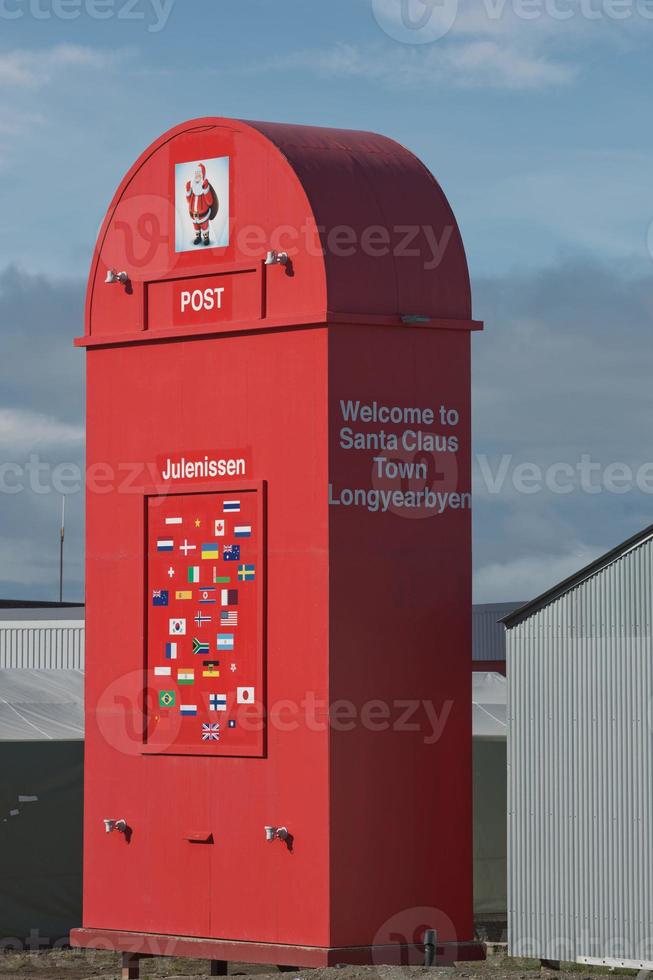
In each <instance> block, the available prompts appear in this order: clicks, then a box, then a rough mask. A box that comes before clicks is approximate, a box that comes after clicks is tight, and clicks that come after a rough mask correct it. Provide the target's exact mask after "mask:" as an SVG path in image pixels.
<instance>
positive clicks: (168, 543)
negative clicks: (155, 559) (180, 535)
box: [156, 538, 175, 551]
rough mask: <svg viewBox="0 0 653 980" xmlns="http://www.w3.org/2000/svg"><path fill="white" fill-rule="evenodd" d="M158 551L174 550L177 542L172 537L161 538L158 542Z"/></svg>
mask: <svg viewBox="0 0 653 980" xmlns="http://www.w3.org/2000/svg"><path fill="white" fill-rule="evenodd" d="M156 550H157V551H174V550H175V543H174V541H173V540H172V539H171V538H159V539H158V541H157V543H156Z"/></svg>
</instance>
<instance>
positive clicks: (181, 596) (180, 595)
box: [175, 589, 193, 602]
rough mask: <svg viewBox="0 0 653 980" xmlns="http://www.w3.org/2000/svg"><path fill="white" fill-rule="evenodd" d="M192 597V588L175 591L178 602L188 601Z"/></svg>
mask: <svg viewBox="0 0 653 980" xmlns="http://www.w3.org/2000/svg"><path fill="white" fill-rule="evenodd" d="M192 598H193V593H192V592H191V591H190V589H188V590H187V591H183V590H181V591H179V592H175V599H177V601H178V602H188V600H189V599H192Z"/></svg>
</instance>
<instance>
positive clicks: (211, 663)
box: [202, 660, 220, 677]
mask: <svg viewBox="0 0 653 980" xmlns="http://www.w3.org/2000/svg"><path fill="white" fill-rule="evenodd" d="M219 667H220V661H219V660H205V661H204V664H203V670H202V677H219V676H220V670H219Z"/></svg>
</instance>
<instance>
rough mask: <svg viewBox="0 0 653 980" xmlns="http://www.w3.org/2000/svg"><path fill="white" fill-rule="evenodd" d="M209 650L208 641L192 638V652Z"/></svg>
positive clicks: (198, 652) (200, 652)
mask: <svg viewBox="0 0 653 980" xmlns="http://www.w3.org/2000/svg"><path fill="white" fill-rule="evenodd" d="M208 652H209V644H208V641H205V640H198V639H197V637H195V639H194V640H193V653H195V654H202V655H204V654H207V653H208Z"/></svg>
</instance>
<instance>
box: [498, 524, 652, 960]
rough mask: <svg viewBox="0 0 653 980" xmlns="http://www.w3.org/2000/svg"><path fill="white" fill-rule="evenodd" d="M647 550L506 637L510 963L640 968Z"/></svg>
mask: <svg viewBox="0 0 653 980" xmlns="http://www.w3.org/2000/svg"><path fill="white" fill-rule="evenodd" d="M652 571H653V545H652V544H651V542H650V541H648V542H645V543H644V544H642V545H640V546H639V547H637V548H636V549H634V550H633V551H631V552H629V553H627V554H626V555H624V556H622V557H621V558H620V559H618V560H617V561H615V562H614V563H612V564H611V565H609V566H607V567H606V568H604V569H603V570H601V571H599V572H597V573H596V574H594V575H593V576H592V577H591V578H590V579H588V580H586V581H585V582H583V583H581V584H580V585H578V586H576V587H575V588H573V589H572V590H571V591H570V592H568V593H566V594H565V595H563V596H561V597H559V598H558V599H556V600H554V601H553V602H551V603H550V604H549V605H548V606H545V607H544V608H542V609H540V610H538V611H536V612H535V613H534V614H533V615H532V616H530V617H529V618H528V619H526V620H525V621H524V622H521V623H519V624H518V625H516V626H514V627H513V628H512V629H510V630H508V636H507V653H508V671H507V673H508V685H509V695H508V731H509V735H508V835H509V842H508V843H509V850H508V853H509V860H508V918H509V943H510V951H511V953H513V954H514V955H531V956H536V957H541V958H546V959H567V960H574V959H577V958H579V957H583V956H589V957H597V958H601V959H602V958H606V957H611V958H615V959H629V960H638V961H640V960H645V961H650V960H653V948H652V947H653V944H652V941H651V935H652V934H653V902H652V894H653V887H652V885H653V883H652V881H651V870H650V869H651V868H652V867H653V831H652V830H651V813H653V737H652V726H651V706H652V704H653V671H652V667H651V653H652V644H651V619H652V615H651V614H652V608H651V607H652V601H653V599H652V597H653V574H652Z"/></svg>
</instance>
